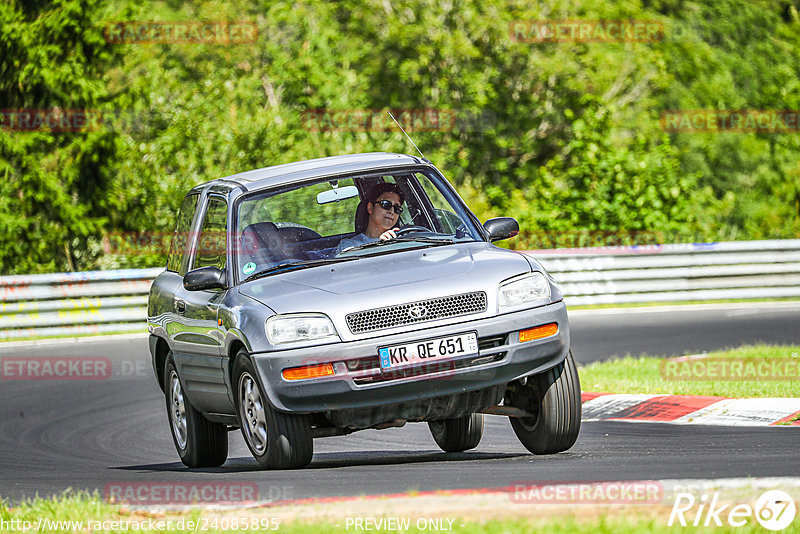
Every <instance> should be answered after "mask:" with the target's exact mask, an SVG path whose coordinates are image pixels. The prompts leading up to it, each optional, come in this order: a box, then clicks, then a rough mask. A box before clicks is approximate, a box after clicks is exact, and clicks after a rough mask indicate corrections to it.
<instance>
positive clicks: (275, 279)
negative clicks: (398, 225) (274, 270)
mask: <svg viewBox="0 0 800 534" xmlns="http://www.w3.org/2000/svg"><path fill="white" fill-rule="evenodd" d="M530 271H531V266H530V264H529V263H528V261H527V260H526V259H525V258H524V257H523V256H522V255H521V254H519V253H517V252H513V251H510V250H505V249H500V248H497V247H495V246H494V245H491V244H489V243H484V242H478V243H459V244H453V245H446V246H440V247H429V248H423V249H417V250H409V251H404V252H394V253H390V254H385V255H380V256H372V257H363V258H361V259H358V260H353V261H347V262H342V263H335V264H330V265H322V266H319V267H311V268H308V269H301V270H297V271H290V272H285V273H279V274H275V275H272V276H267V277H265V278H262V279H259V280H253V281H252V282H248V283H246V284H242V285H241V286H239V292H240V293H242V294H243V295H246V296H248V297H250V298H253V299H255V300H257V301H259V302H261V303H262V304H265V305H266V306H269V307H270V308H272V309H273V310H274V311H275V312H276V313H279V314H283V313H296V312H322V313H326V314H328V315H329V316H331V317H333V316H335V315H336V316H343V315H344V314H346V313H350V312H352V311H359V310H367V309H372V308H379V307H383V306H390V305H393V304H402V303H406V302H413V301H417V300H425V299H429V298H435V297H439V296H446V295H456V294H460V293H468V292H472V291H486V292H487V296H488V297H489V300H490V302H493V301H494V300H495V294H496V290H497V284H498V283H499V282H501V281H503V280H505V279H507V278H510V277H512V276H515V275H519V274H522V273H527V272H530ZM490 309H492V308H491V306H490Z"/></svg>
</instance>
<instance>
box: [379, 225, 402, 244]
mask: <svg viewBox="0 0 800 534" xmlns="http://www.w3.org/2000/svg"><path fill="white" fill-rule="evenodd" d="M398 230H400V229H399V228H392V229H391V230H386V231H385V232H383V233H382V234H381V235H380V240H381V241H388V240H389V239H394V238H395V237H397V231H398Z"/></svg>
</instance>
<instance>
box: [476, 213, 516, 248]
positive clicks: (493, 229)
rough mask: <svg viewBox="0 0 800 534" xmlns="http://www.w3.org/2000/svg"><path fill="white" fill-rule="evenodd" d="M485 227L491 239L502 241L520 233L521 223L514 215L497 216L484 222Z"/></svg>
mask: <svg viewBox="0 0 800 534" xmlns="http://www.w3.org/2000/svg"><path fill="white" fill-rule="evenodd" d="M483 228H484V230H486V232H487V233H488V234H489V241H492V242H494V241H500V240H501V239H508V238H509V237H514V236H515V235H517V234H518V233H519V223H518V222H517V221H516V219H513V218H512V217H495V218H494V219H489V220H488V221H486V222H485V223H483Z"/></svg>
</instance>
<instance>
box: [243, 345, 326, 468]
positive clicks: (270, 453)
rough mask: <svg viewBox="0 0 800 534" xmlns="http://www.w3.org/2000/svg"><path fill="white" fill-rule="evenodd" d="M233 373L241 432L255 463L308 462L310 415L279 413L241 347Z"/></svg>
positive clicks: (286, 465) (270, 465)
mask: <svg viewBox="0 0 800 534" xmlns="http://www.w3.org/2000/svg"><path fill="white" fill-rule="evenodd" d="M233 376H234V377H235V382H234V383H235V384H236V412H237V414H238V417H239V424H240V426H241V427H242V435H243V436H244V441H245V443H247V447H248V448H249V449H250V452H251V453H252V454H253V457H254V458H255V459H256V461H257V462H258V464H259V465H260V466H261V467H263V468H265V469H297V468H300V467H305V466H306V465H308V464H309V463H311V457H312V456H313V454H314V444H313V438H312V436H311V420H310V418H309V417H308V416H306V415H294V414H285V413H281V412H278V411H276V410H275V409H274V408H273V407H272V405H270V403H269V400H268V399H267V396H266V395H265V394H264V390H263V389H262V387H261V384H260V382H259V381H258V378H257V373H256V371H255V369H254V368H253V364H252V363H251V361H250V358H249V356H248V355H247V353H246V352H244V351H240V352H239V354H238V355H237V357H236V362H235V364H234V369H233Z"/></svg>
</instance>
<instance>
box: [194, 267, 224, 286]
mask: <svg viewBox="0 0 800 534" xmlns="http://www.w3.org/2000/svg"><path fill="white" fill-rule="evenodd" d="M226 286H227V284H226V281H225V271H223V270H221V269H219V268H217V267H212V266H209V267H200V268H199V269H195V270H194V271H189V272H188V273H186V276H184V277H183V287H184V288H186V290H187V291H205V290H208V289H225V287H226Z"/></svg>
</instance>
